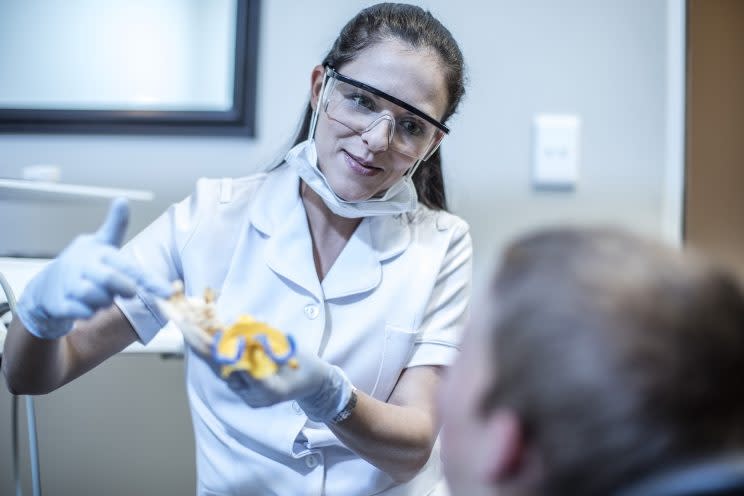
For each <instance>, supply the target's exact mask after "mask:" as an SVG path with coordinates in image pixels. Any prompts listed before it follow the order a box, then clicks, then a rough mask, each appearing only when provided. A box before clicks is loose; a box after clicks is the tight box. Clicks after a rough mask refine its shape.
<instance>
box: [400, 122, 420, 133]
mask: <svg viewBox="0 0 744 496" xmlns="http://www.w3.org/2000/svg"><path fill="white" fill-rule="evenodd" d="M400 126H401V127H402V128H403V129H404V130H405V132H406V133H408V134H409V135H411V136H421V135H422V134H423V133H424V129H423V127H422V126H421V125H420V124H419V123H418V122H416V121H411V120H405V121H403V122H401V123H400Z"/></svg>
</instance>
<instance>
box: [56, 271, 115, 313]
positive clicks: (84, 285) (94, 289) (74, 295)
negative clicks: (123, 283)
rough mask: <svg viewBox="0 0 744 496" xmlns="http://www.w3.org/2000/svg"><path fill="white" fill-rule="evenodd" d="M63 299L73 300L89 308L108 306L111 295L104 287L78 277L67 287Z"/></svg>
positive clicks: (111, 298) (110, 301)
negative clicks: (77, 279) (72, 284)
mask: <svg viewBox="0 0 744 496" xmlns="http://www.w3.org/2000/svg"><path fill="white" fill-rule="evenodd" d="M65 297H66V298H65V299H67V300H75V301H78V302H80V303H82V304H83V305H85V306H87V307H89V308H91V309H94V310H95V309H99V308H103V307H108V306H110V305H111V303H113V301H114V300H113V297H112V296H111V294H109V292H108V291H106V290H105V289H104V288H101V287H100V286H98V285H96V284H94V283H93V282H91V281H89V280H88V279H80V280H79V281H76V282H75V285H74V286H72V287H71V288H69V289H68V290H67V292H66V294H65Z"/></svg>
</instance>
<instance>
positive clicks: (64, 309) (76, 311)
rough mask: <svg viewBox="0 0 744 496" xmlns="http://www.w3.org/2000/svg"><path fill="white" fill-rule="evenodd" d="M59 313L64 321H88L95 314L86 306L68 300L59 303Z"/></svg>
mask: <svg viewBox="0 0 744 496" xmlns="http://www.w3.org/2000/svg"><path fill="white" fill-rule="evenodd" d="M59 311H60V313H61V314H62V315H63V316H64V317H63V318H66V319H89V318H91V317H92V316H93V314H95V313H96V312H95V310H93V309H92V308H90V307H89V306H88V305H86V304H84V303H82V302H80V301H76V300H71V299H69V298H68V299H65V300H63V301H62V302H61V303H60V308H59Z"/></svg>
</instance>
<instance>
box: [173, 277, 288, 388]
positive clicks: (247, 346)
mask: <svg viewBox="0 0 744 496" xmlns="http://www.w3.org/2000/svg"><path fill="white" fill-rule="evenodd" d="M215 301H216V295H215V293H214V291H212V290H211V289H209V288H207V289H206V290H205V291H204V297H203V298H194V297H187V296H186V295H185V294H184V287H183V283H182V282H181V281H175V282H174V283H173V295H172V296H171V297H170V298H169V299H168V300H164V301H161V302H160V308H161V310H162V311H163V313H164V314H165V315H166V316H168V318H169V319H170V320H172V321H173V322H174V323H175V324H176V326H177V327H178V328H179V329H180V330H181V332H182V333H183V336H184V339H185V340H186V341H187V342H188V343H189V344H190V345H191V346H192V347H194V348H195V349H196V350H197V351H199V352H200V353H202V354H203V355H210V356H212V358H213V359H214V360H215V361H216V362H217V363H219V364H220V365H221V368H220V374H221V375H222V377H228V376H229V375H230V374H231V373H232V372H234V371H238V370H243V371H246V372H247V373H249V374H251V375H252V376H253V377H254V378H256V379H262V378H265V377H269V376H271V375H273V374H276V373H277V371H278V370H279V367H280V366H282V365H284V364H287V365H289V366H290V367H292V368H296V367H297V366H298V364H297V359H296V358H294V356H295V352H296V346H295V342H294V339H293V338H292V336H289V335H287V334H284V333H283V332H282V331H280V330H278V329H275V328H273V327H271V326H269V325H268V324H266V323H264V322H259V321H257V320H255V319H254V318H252V317H251V316H249V315H241V316H239V317H238V319H237V321H236V322H235V323H233V324H232V325H229V326H225V325H223V324H222V323H221V322H220V320H219V318H218V317H217V310H216V306H215Z"/></svg>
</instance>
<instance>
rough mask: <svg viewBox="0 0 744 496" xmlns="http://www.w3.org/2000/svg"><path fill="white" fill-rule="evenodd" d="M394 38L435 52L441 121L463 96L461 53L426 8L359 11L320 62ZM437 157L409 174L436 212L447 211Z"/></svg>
mask: <svg viewBox="0 0 744 496" xmlns="http://www.w3.org/2000/svg"><path fill="white" fill-rule="evenodd" d="M391 38H397V39H399V40H401V41H404V42H406V43H409V44H410V45H411V46H412V47H415V48H419V47H423V48H431V49H433V50H434V51H435V53H437V54H438V55H439V59H440V63H441V64H442V67H443V68H444V75H445V78H446V79H445V81H446V84H447V92H448V105H447V109H446V111H445V113H444V115H443V116H442V119H441V122H443V123H444V122H446V121H447V119H449V118H450V117H451V116H452V114H454V113H455V111H456V110H457V106H458V104H459V103H460V100H461V99H462V96H463V95H464V94H465V79H464V62H463V57H462V52H461V51H460V48H459V47H458V45H457V42H456V41H455V39H454V38H453V37H452V34H451V33H450V32H449V30H447V28H445V27H444V26H443V25H442V23H440V22H439V21H438V20H437V19H435V18H434V16H433V15H431V13H430V12H428V11H425V10H423V9H422V8H420V7H417V6H414V5H406V4H398V3H380V4H377V5H373V6H371V7H368V8H366V9H364V10H362V11H361V12H359V13H358V14H357V15H356V16H354V18H352V19H351V20H350V21H349V22H348V23H347V24H346V26H344V28H343V29H342V30H341V33H340V34H339V36H338V38H337V39H336V41H335V42H334V43H333V46H332V47H331V49H330V51H329V52H328V54H327V55H326V56H325V58H323V62H322V64H323V65H324V66H326V67H328V66H330V67H335V68H337V69H341V67H342V66H343V65H344V64H346V63H347V62H350V61H352V60H354V58H355V57H356V56H357V55H358V54H359V53H360V52H361V51H362V50H364V49H366V48H369V47H371V46H373V45H375V44H376V43H379V42H381V41H383V40H386V39H391ZM312 113H313V109H312V107H311V105H310V103H308V105H307V108H306V109H305V113H304V115H303V117H302V122H301V125H300V129H299V131H298V132H297V136H296V137H295V140H294V144H295V145H296V144H298V143H300V142H301V141H304V140H305V139H307V133H308V131H309V130H310V118H311V116H312ZM441 157H442V155H441V153H440V151H439V150H436V151H435V152H434V153H433V154H432V156H431V157H429V159H428V160H427V161H425V162H422V163H421V165H420V166H419V168H418V169H417V170H416V172H415V174H414V175H413V183H414V185H415V186H416V192H417V193H418V197H419V201H421V202H422V203H423V204H424V205H426V206H427V207H429V208H432V209H436V210H446V209H447V199H446V196H445V192H444V179H443V177H442V159H441Z"/></svg>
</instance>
